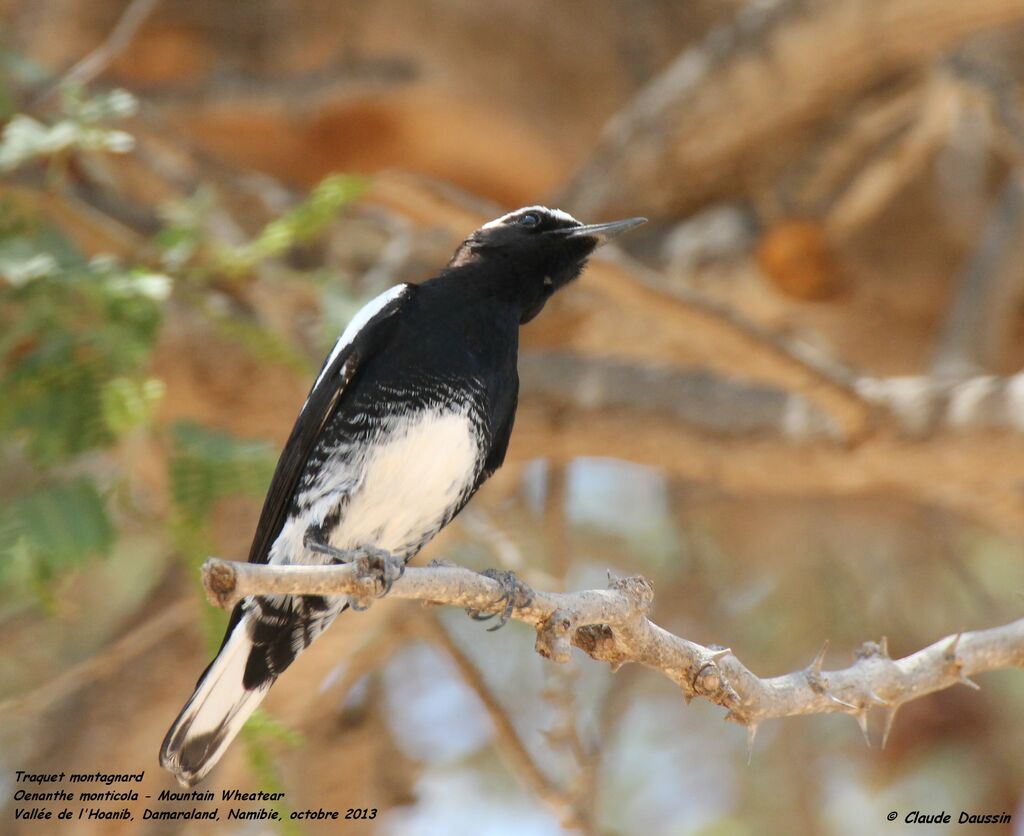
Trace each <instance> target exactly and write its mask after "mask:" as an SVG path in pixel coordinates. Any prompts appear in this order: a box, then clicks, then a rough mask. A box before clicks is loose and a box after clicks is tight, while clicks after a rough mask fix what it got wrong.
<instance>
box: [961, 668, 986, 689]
mask: <svg viewBox="0 0 1024 836" xmlns="http://www.w3.org/2000/svg"><path fill="white" fill-rule="evenodd" d="M956 678H957V680H958V681H959V682H961V683H962V684H964V685H966V686H967V687H968V688H973V689H974V690H975V691H980V690H981V686H980V685H979V684H978V683H977V682H975V681H974V680H973V679H971V678H970V677H969V676H968V675H967V674H965V673H964V672H963V671H957V675H956Z"/></svg>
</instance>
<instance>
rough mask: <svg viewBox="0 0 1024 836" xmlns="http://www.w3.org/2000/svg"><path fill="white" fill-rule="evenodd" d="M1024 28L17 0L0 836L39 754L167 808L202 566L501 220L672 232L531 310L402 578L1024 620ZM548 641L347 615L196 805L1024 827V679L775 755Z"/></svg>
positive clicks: (9, 47)
mask: <svg viewBox="0 0 1024 836" xmlns="http://www.w3.org/2000/svg"><path fill="white" fill-rule="evenodd" d="M1022 43H1024V6H1022V4H1021V2H1020V0H688V2H685V3H680V2H672V1H671V0H590V2H587V3H581V2H560V3H547V2H542V0H517V2H514V3H512V2H506V1H505V0H497V1H496V2H490V3H479V2H469V0H426V1H425V2H424V1H423V0H417V1H415V2H414V0H344V2H328V0H254V2H249V3H244V4H242V3H208V2H200V0H175V2H166V1H165V2H159V1H158V0H131V2H128V3H126V2H124V0H0V120H2V121H3V123H4V129H3V134H2V139H0V178H2V179H0V434H2V435H0V555H2V556H0V628H2V631H3V636H4V640H3V644H2V650H0V700H2V704H0V817H2V821H3V824H2V825H0V831H3V832H13V833H38V832H42V830H41V829H40V826H38V825H37V826H32V825H26V824H25V823H23V822H15V821H14V819H13V814H12V805H11V803H10V798H11V795H12V792H13V790H14V783H13V780H14V776H13V771H14V770H16V769H27V770H30V771H36V772H59V771H61V770H67V771H69V772H70V771H83V772H94V771H110V772H139V771H141V770H143V769H144V770H145V773H146V774H145V781H144V784H143V787H144V788H143V789H140V792H143V793H146V794H152V795H153V796H154V798H155V797H156V794H157V793H158V792H159V791H160V790H163V789H172V788H173V789H176V786H175V785H174V783H173V780H172V779H171V778H170V776H169V775H167V774H166V773H164V772H163V771H162V770H160V769H159V767H158V764H157V761H156V754H157V749H158V746H159V743H160V741H161V739H162V736H163V734H164V732H165V730H166V728H167V726H168V725H169V724H170V722H171V721H172V719H173V718H174V716H175V715H176V713H177V711H178V709H179V708H180V706H181V705H182V703H183V702H184V700H185V699H186V698H187V696H188V695H189V693H190V692H191V688H192V685H193V683H194V681H195V679H196V678H197V676H198V674H199V673H200V671H201V670H202V669H203V666H204V665H205V664H206V662H207V660H208V658H209V656H210V654H211V650H212V648H213V647H215V646H216V643H217V642H218V641H219V638H220V633H221V630H222V627H223V623H224V616H223V614H222V613H220V612H218V611H215V610H214V609H213V608H212V607H210V606H209V605H208V604H207V603H206V602H205V600H204V598H203V595H202V590H201V587H200V583H199V576H198V571H197V570H198V567H199V565H200V564H201V562H202V561H203V559H204V558H205V557H206V556H207V555H209V554H217V555H219V556H221V557H225V558H234V559H244V556H245V555H246V553H247V550H248V547H249V542H250V538H251V536H252V533H253V527H254V524H255V520H256V516H257V514H258V511H259V507H260V504H261V501H262V496H263V492H264V490H265V488H266V486H267V483H268V481H269V477H270V473H271V471H272V469H273V466H274V463H275V459H276V455H277V452H278V450H279V449H280V446H281V444H282V443H283V441H284V439H285V438H286V436H287V433H288V431H289V429H290V427H291V423H292V421H293V419H294V417H295V415H296V413H297V411H298V408H299V406H300V404H301V403H302V400H303V397H304V395H305V392H306V390H307V388H308V386H309V384H310V382H311V380H312V378H313V376H314V374H315V370H316V368H317V367H318V365H319V362H320V360H321V358H322V357H323V356H324V354H325V353H326V351H327V350H328V348H329V346H330V345H331V344H332V342H333V340H334V338H335V336H336V335H337V333H338V332H339V330H340V329H341V328H342V327H343V326H344V324H345V322H346V321H347V319H348V318H349V317H350V316H351V315H352V313H353V312H354V311H355V310H357V309H358V307H359V305H360V304H362V302H363V301H365V300H366V299H367V298H369V297H371V296H372V295H374V294H376V293H378V292H379V291H381V290H382V289H383V288H385V287H387V286H389V285H391V284H394V283H396V282H399V281H418V280H422V279H424V278H427V277H429V276H431V275H433V274H434V272H436V271H437V270H438V268H439V267H440V266H441V265H443V264H444V263H445V262H446V261H447V259H448V258H449V256H450V254H451V253H452V251H453V249H454V247H455V245H456V244H457V242H458V241H459V240H461V238H462V237H464V236H465V235H466V234H467V233H468V232H469V231H471V230H472V229H474V228H475V227H477V226H478V225H479V224H480V223H481V222H482V221H484V220H486V219H489V218H491V217H495V216H496V215H498V214H500V213H502V212H503V211H506V210H507V209H509V208H514V207H516V206H519V205H526V204H533V203H546V204H548V205H555V206H560V207H561V208H563V209H565V210H568V211H570V212H572V213H573V214H575V215H576V216H577V217H580V218H582V219H584V220H585V221H588V222H594V221H599V220H605V219H612V218H616V217H624V216H629V215H635V214H643V215H646V216H648V217H649V218H650V219H651V223H650V224H648V226H647V227H645V228H644V229H643V230H641V231H639V232H638V233H636V234H634V235H633V236H630V237H629V238H628V239H625V240H624V242H623V247H625V248H627V249H620V250H619V251H617V252H612V253H608V254H607V255H605V256H603V257H602V258H601V259H598V260H595V261H594V262H593V264H592V265H591V267H590V269H589V270H588V272H587V273H586V274H585V276H584V277H583V279H582V280H581V281H580V282H578V283H577V284H576V285H574V286H573V287H572V288H571V289H570V290H569V291H567V292H566V293H564V294H560V295H559V296H558V297H556V298H555V300H554V302H553V303H552V304H551V305H549V306H548V309H547V310H546V311H545V312H544V314H543V316H541V317H539V318H538V319H537V320H536V321H535V322H534V323H531V324H530V325H529V326H528V327H527V328H526V329H525V330H524V334H523V339H524V347H523V356H522V368H521V372H522V379H523V393H522V397H521V407H520V414H519V418H518V421H517V426H516V431H515V433H514V434H513V441H512V447H511V450H510V454H509V459H508V462H507V463H506V465H505V467H504V468H503V469H502V470H501V471H500V472H499V473H498V474H497V475H496V476H495V477H494V478H493V479H492V480H491V482H490V483H488V484H487V485H486V486H485V488H484V489H483V490H482V491H481V492H480V494H479V495H478V497H477V498H476V499H474V501H473V502H472V503H471V505H470V507H469V508H468V509H467V510H466V512H464V514H463V515H462V516H461V517H460V518H459V519H458V520H457V522H456V523H455V524H453V525H452V526H451V527H450V528H449V529H448V530H447V531H446V532H445V533H444V534H443V535H442V536H441V537H439V538H438V540H437V541H435V543H434V544H432V545H431V546H430V547H429V549H428V550H427V552H425V554H424V556H423V557H421V558H420V561H421V562H423V561H424V560H425V559H429V558H430V557H436V556H441V555H443V556H445V557H446V558H448V559H450V560H454V561H457V562H459V563H463V564H466V565H469V566H471V567H474V568H479V569H483V568H486V567H502V568H510V569H514V570H515V571H517V572H519V573H520V574H521V575H522V576H523V577H524V578H525V579H526V580H527V581H528V582H530V583H531V584H534V585H536V586H538V587H542V588H546V589H552V590H555V589H581V588H589V587H603V586H604V585H605V584H606V581H607V573H608V572H612V573H614V574H616V575H625V574H634V573H640V574H643V575H645V576H646V577H648V578H650V579H651V580H652V581H653V583H654V585H655V589H656V593H657V598H656V610H655V619H656V620H657V621H658V622H659V623H660V624H662V625H664V626H665V627H666V628H668V629H670V630H672V631H673V632H676V633H678V634H680V635H684V636H686V637H687V638H690V639H693V640H695V641H699V642H702V643H704V644H711V643H718V644H721V645H727V646H729V647H731V648H732V649H733V650H734V651H735V652H736V654H737V655H738V656H739V658H740V659H742V660H743V661H744V662H745V663H746V664H747V665H748V666H749V667H750V668H751V669H752V670H753V671H754V672H755V673H757V674H759V675H762V676H771V675H776V674H781V673H785V672H788V671H792V670H797V669H800V668H802V667H804V666H806V665H807V664H808V663H809V662H810V660H811V659H812V658H813V657H814V655H815V654H816V653H817V652H818V650H819V648H820V647H821V644H822V642H823V641H824V640H826V639H829V640H830V641H831V650H830V655H829V657H828V659H827V660H826V668H828V667H833V668H837V667H845V666H846V665H848V664H849V663H850V662H851V660H852V653H853V651H854V650H855V649H856V648H858V647H859V646H860V644H861V643H862V642H863V641H865V640H868V639H871V640H878V639H879V638H880V637H881V636H882V635H885V636H887V637H888V640H889V645H890V648H891V650H892V653H893V656H897V655H905V654H907V653H910V652H913V651H916V650H918V649H920V648H921V647H923V646H925V645H927V644H929V643H931V642H933V641H935V640H937V639H938V638H940V637H942V636H944V635H947V634H950V633H954V632H956V631H958V630H968V629H975V628H980V627H986V626H995V625H998V624H1002V623H1006V622H1009V621H1011V620H1013V619H1015V618H1019V617H1020V615H1021V610H1022V608H1024V602H1022V600H1021V597H1020V595H1019V593H1020V592H1021V591H1022V590H1024V549H1022V547H1024V436H1022V433H1024V376H1021V374H1020V370H1021V368H1022V365H1024V306H1022V301H1024V167H1022V160H1024V49H1022V48H1021V44H1022ZM532 645H533V635H532V631H531V630H530V629H529V628H527V627H525V626H524V625H521V624H514V623H513V624H509V625H508V626H507V627H506V628H504V629H503V630H501V631H499V632H496V633H487V632H485V631H484V629H483V626H482V625H480V624H477V623H475V622H472V621H470V620H469V619H468V618H466V616H465V615H464V614H463V613H461V612H459V611H455V610H452V611H439V610H434V609H426V608H422V607H419V606H417V605H414V604H411V603H409V602H401V601H389V600H384V601H381V602H379V603H377V604H375V605H374V606H373V607H372V608H371V609H370V610H369V611H368V612H365V613H360V614H354V615H350V616H348V615H347V616H345V617H344V618H342V619H339V621H338V622H337V623H336V625H335V626H334V627H333V628H332V630H331V631H330V632H329V633H328V634H326V635H325V636H324V637H323V638H321V639H320V641H318V642H317V644H316V645H315V646H314V647H313V648H311V649H310V651H309V652H307V653H306V654H304V655H303V656H302V657H301V659H300V660H299V661H298V662H297V663H296V664H295V666H294V667H293V668H292V669H291V670H290V671H289V673H288V675H287V676H286V677H284V678H283V679H282V680H281V681H280V682H279V683H278V684H277V685H276V687H275V688H274V690H273V692H272V693H271V695H270V697H269V698H268V699H267V701H266V702H265V703H264V706H265V710H263V711H261V712H260V714H259V715H258V717H257V718H256V719H255V720H254V722H252V723H251V724H250V726H249V727H248V728H247V730H246V733H245V735H244V739H243V740H240V741H239V742H238V743H237V744H236V745H235V746H234V747H233V748H232V750H231V751H230V752H229V754H228V755H227V757H226V758H225V759H224V761H223V762H222V764H221V766H220V767H219V768H218V770H217V771H216V772H215V773H214V775H213V777H212V779H211V780H210V781H209V784H210V786H211V787H213V788H214V789H215V790H219V789H220V788H229V787H239V788H242V789H245V790H251V789H255V788H258V787H262V788H264V789H268V790H278V791H284V792H286V793H287V795H286V798H285V801H284V802H283V803H282V804H281V805H280V809H281V810H282V811H284V812H285V813H287V812H288V811H291V810H302V809H306V808H314V809H316V808H319V807H324V808H328V809H341V810H344V809H346V808H349V807H356V808H377V809H378V811H379V813H378V815H377V817H376V819H375V820H373V821H370V822H349V823H348V826H347V827H346V828H344V832H346V833H348V832H351V833H381V834H417V835H418V834H463V833H474V834H530V835H531V836H532V834H538V835H540V834H558V833H563V832H566V833H570V832H584V833H608V834H631V833H645V834H767V833H828V834H874V833H877V832H880V831H881V830H882V828H883V827H885V825H884V824H883V819H884V817H885V815H886V814H887V813H888V812H889V811H890V810H897V811H901V815H902V814H905V813H906V812H909V811H910V810H914V809H919V810H922V811H924V812H938V811H940V810H943V809H945V810H947V811H950V810H952V811H954V818H955V811H959V810H961V809H963V810H968V811H973V812H979V813H992V812H995V813H1002V812H1006V813H1011V814H1013V816H1014V821H1013V822H1012V823H1011V824H1009V825H997V826H991V827H989V828H988V829H986V832H992V833H999V832H1001V833H1024V828H1022V825H1021V824H1020V822H1022V821H1024V792H1022V790H1024V759H1022V758H1021V754H1020V753H1021V752H1022V751H1024V723H1022V721H1021V714H1022V710H1024V679H1022V677H1021V676H1020V674H1019V673H1018V672H1013V671H1002V672H995V673H990V674H987V675H985V676H982V677H980V684H981V685H982V690H981V691H980V692H974V691H971V690H968V689H967V688H960V687H958V688H954V689H951V690H948V691H944V692H941V693H937V694H934V695H932V696H930V697H927V698H925V699H921V700H918V701H915V702H913V703H910V704H908V705H906V706H905V707H904V708H903V709H902V710H901V712H900V716H899V718H898V719H897V721H896V724H895V726H894V729H893V731H892V734H891V736H890V738H889V741H888V745H887V747H886V748H885V749H884V750H883V749H881V748H880V747H879V743H880V737H881V722H882V718H881V717H880V716H877V717H876V716H874V714H875V713H877V712H875V713H873V715H872V718H871V726H870V729H869V731H870V734H871V737H872V748H868V747H867V746H865V742H864V740H863V738H862V735H861V732H860V730H859V729H858V728H857V724H856V723H855V722H854V721H853V720H852V719H851V718H850V717H845V716H842V715H832V716H825V717H801V718H795V719H789V720H786V721H776V722H772V723H768V724H766V725H765V727H764V728H762V730H761V732H760V735H759V738H758V742H757V746H756V748H755V750H754V752H753V757H752V759H751V762H750V765H748V764H747V751H746V736H745V734H744V730H743V729H742V728H740V727H737V726H734V725H731V724H726V723H722V722H721V720H722V717H723V711H722V710H721V709H720V708H718V707H716V706H713V705H711V704H709V703H706V702H704V701H695V702H694V703H693V704H691V705H689V706H686V705H684V702H683V700H682V699H681V695H680V694H679V692H678V691H677V689H675V688H674V687H673V686H672V684H671V683H670V682H669V681H668V680H667V679H665V678H664V677H662V676H659V675H658V674H656V673H655V672H652V671H648V670H642V669H637V668H635V667H633V666H627V667H626V668H624V669H622V670H621V671H619V672H618V673H616V674H611V673H610V672H609V671H608V669H607V666H604V665H600V664H598V663H596V662H593V661H591V660H589V659H586V658H585V657H582V656H577V657H576V658H574V660H573V662H572V663H571V664H569V665H566V666H558V665H555V664H553V663H550V662H546V661H544V660H542V659H541V658H540V657H538V656H537V655H536V654H535V653H534V651H533V647H532ZM153 803H155V802H139V803H138V804H136V805H131V807H132V809H133V810H134V811H135V812H136V814H137V815H141V814H140V812H139V811H140V810H141V806H145V805H147V804H153ZM4 805H6V806H4ZM110 806H112V807H118V806H120V805H110ZM157 806H158V807H160V808H164V809H178V808H179V807H180V806H181V805H174V804H169V803H163V804H158V805H157ZM200 806H202V805H200ZM894 826H895V825H894ZM955 826H956V825H955V824H954V825H951V826H950V827H951V829H952V828H955ZM44 827H45V826H44ZM338 829H339V828H338V825H331V826H326V825H322V824H321V825H317V824H315V823H314V824H303V825H302V826H301V827H299V826H298V825H295V824H293V823H288V822H286V823H285V824H284V825H283V826H281V827H280V828H279V829H277V830H274V829H273V828H271V827H270V826H269V825H267V824H259V823H246V822H227V821H221V822H220V823H219V824H210V823H205V822H200V823H194V824H193V823H188V822H153V821H142V820H141V819H140V818H137V819H136V820H135V821H131V822H120V821H118V822H109V821H108V822H92V823H90V822H86V821H82V822H76V823H75V824H74V832H75V833H83V834H93V833H95V834H171V833H188V834H191V833H204V834H205V833H238V834H257V833H276V832H283V833H318V832H337V830H338ZM930 832H935V831H930Z"/></svg>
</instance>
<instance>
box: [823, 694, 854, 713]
mask: <svg viewBox="0 0 1024 836" xmlns="http://www.w3.org/2000/svg"><path fill="white" fill-rule="evenodd" d="M825 696H826V697H828V698H829V699H830V700H832V702H834V703H836V704H837V705H841V706H843V707H844V708H850V709H853V710H854V711H857V706H855V705H853V704H851V703H848V702H843V701H842V700H841V699H839V697H837V696H836V695H835V694H830V693H829V692H828V691H826V692H825Z"/></svg>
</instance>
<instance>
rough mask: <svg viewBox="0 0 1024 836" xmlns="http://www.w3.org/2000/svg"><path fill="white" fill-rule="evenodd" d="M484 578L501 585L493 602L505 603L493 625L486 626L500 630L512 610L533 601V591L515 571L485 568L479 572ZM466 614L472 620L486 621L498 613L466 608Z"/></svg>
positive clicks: (489, 628)
mask: <svg viewBox="0 0 1024 836" xmlns="http://www.w3.org/2000/svg"><path fill="white" fill-rule="evenodd" d="M480 574H481V575H483V576H484V577H485V578H490V579H491V580H493V581H497V582H498V584H499V585H500V587H501V594H500V595H499V596H498V597H497V599H496V600H495V603H498V604H500V603H503V602H504V604H505V607H504V609H502V611H501V613H500V616H501V617H500V618H499V620H498V623H497V624H495V625H494V626H493V627H488V628H487V629H488V631H489V632H494V631H495V630H500V629H501V628H502V627H504V626H505V625H506V624H508V620H509V619H510V618H511V617H512V612H513V610H516V609H519V608H521V607H528V606H529V605H530V602H531V601H533V592H532V591H531V590H530V587H528V586H527V585H526V584H525V583H523V582H522V581H521V580H519V578H517V577H516V573H515V572H507V571H502V570H501V569H485V570H484V571H483V572H481V573H480ZM466 613H467V615H469V617H470V618H472V619H473V620H474V621H487V620H489V619H491V618H494V616H495V615H498V613H493V612H491V613H482V612H480V611H479V610H470V609H467V610H466Z"/></svg>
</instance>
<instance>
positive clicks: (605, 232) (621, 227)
mask: <svg viewBox="0 0 1024 836" xmlns="http://www.w3.org/2000/svg"><path fill="white" fill-rule="evenodd" d="M645 223H647V218H627V219H626V220H624V221H610V222H609V223H606V224H586V225H584V226H574V227H572V228H571V229H560V230H558V231H557V232H558V233H561V234H562V235H564V236H565V237H566V238H583V237H587V238H595V239H597V246H598V247H600V246H601V245H602V244H607V243H608V242H609V241H611V240H612V238H617V237H618V236H620V235H622V233H623V232H628V231H629V230H631V229H633V227H636V226H640V224H645Z"/></svg>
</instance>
